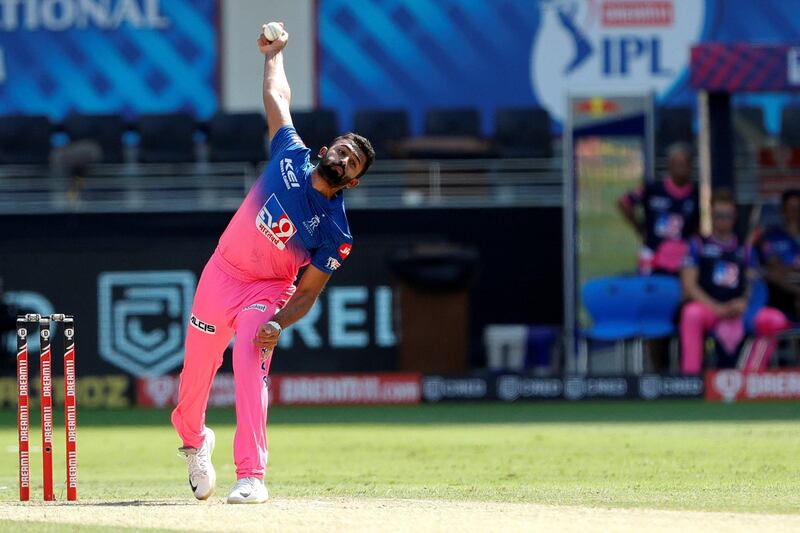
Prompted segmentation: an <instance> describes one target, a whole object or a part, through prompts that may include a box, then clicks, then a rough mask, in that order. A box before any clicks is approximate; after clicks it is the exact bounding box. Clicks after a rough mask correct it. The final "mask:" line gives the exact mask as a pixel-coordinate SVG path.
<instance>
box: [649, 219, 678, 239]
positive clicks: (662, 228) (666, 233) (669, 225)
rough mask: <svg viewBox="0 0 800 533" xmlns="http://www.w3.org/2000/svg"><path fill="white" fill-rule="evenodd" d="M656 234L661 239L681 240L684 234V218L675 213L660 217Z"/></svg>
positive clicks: (657, 220)
mask: <svg viewBox="0 0 800 533" xmlns="http://www.w3.org/2000/svg"><path fill="white" fill-rule="evenodd" d="M655 232H656V235H658V236H659V237H661V238H665V239H680V238H681V232H683V217H682V216H681V215H678V214H675V213H662V214H660V215H658V218H657V219H656V226H655Z"/></svg>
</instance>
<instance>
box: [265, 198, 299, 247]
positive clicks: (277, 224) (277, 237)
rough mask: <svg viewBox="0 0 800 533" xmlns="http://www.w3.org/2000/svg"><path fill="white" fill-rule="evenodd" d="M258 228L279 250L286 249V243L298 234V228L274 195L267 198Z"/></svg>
mask: <svg viewBox="0 0 800 533" xmlns="http://www.w3.org/2000/svg"><path fill="white" fill-rule="evenodd" d="M256 227H257V228H258V231H260V232H261V233H262V234H263V235H264V236H265V237H266V238H268V239H269V240H270V242H272V244H274V245H275V246H277V247H278V250H283V249H284V248H286V243H287V242H288V241H289V239H291V238H292V235H294V234H295V233H297V228H296V227H295V225H294V224H293V223H292V221H291V219H289V215H287V214H286V210H285V209H284V208H283V206H282V205H281V203H280V202H279V201H278V198H277V196H275V195H274V194H272V195H271V196H270V197H269V198H267V201H266V202H265V203H264V207H262V208H261V210H260V211H259V212H258V216H256Z"/></svg>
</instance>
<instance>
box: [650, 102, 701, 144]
mask: <svg viewBox="0 0 800 533" xmlns="http://www.w3.org/2000/svg"><path fill="white" fill-rule="evenodd" d="M692 120H693V115H692V108H691V107H659V108H658V111H657V116H656V123H657V126H656V153H657V154H658V155H660V156H664V155H666V153H667V149H668V148H669V146H670V145H671V144H673V143H676V142H684V143H688V144H690V145H692V146H693V145H694V131H693V130H692Z"/></svg>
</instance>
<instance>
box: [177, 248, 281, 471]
mask: <svg viewBox="0 0 800 533" xmlns="http://www.w3.org/2000/svg"><path fill="white" fill-rule="evenodd" d="M220 260H222V259H221V258H219V257H217V256H214V257H212V258H211V260H210V261H209V262H208V263H207V264H206V266H205V269H204V270H203V274H202V275H201V276H200V283H199V284H198V285H197V292H196V293H195V297H194V303H193V306H192V320H191V321H190V323H189V325H188V326H187V334H186V350H185V358H184V362H183V371H182V372H181V377H180V388H179V392H178V405H177V407H175V410H174V411H172V425H173V426H174V427H175V430H176V431H177V432H178V435H179V436H180V438H181V439H182V440H183V445H184V446H187V447H192V448H199V447H200V446H202V444H203V439H204V433H205V416H206V405H207V403H208V396H209V393H210V391H211V384H212V382H213V381H214V376H215V375H216V373H217V370H219V367H220V366H221V365H222V357H223V354H224V352H225V348H226V347H227V346H228V344H229V343H230V340H231V337H233V335H234V333H235V334H236V341H235V343H234V346H233V372H234V383H235V386H236V435H235V437H234V440H233V458H234V462H235V463H236V477H237V479H241V478H243V477H257V478H263V477H264V470H265V468H266V466H267V428H266V424H267V401H268V391H267V376H268V375H269V365H270V361H271V354H270V358H268V359H267V360H266V361H265V362H262V361H261V353H260V352H261V350H260V348H258V347H257V346H256V345H255V344H253V339H254V338H255V335H256V332H257V331H258V327H259V326H260V325H261V324H263V323H265V322H268V321H269V320H270V319H271V318H272V316H273V315H274V314H275V313H276V312H277V310H278V309H280V308H281V307H283V306H284V305H285V304H286V300H287V299H288V297H287V281H286V280H257V281H252V282H246V281H241V280H239V279H236V278H234V277H232V276H230V275H229V274H227V273H226V272H224V271H223V270H222V269H221V268H220V267H219V266H218V265H217V261H220ZM223 261H224V260H223ZM288 285H291V282H288ZM212 330H213V331H212Z"/></svg>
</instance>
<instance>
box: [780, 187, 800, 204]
mask: <svg viewBox="0 0 800 533" xmlns="http://www.w3.org/2000/svg"><path fill="white" fill-rule="evenodd" d="M792 198H800V189H786V190H785V191H783V194H781V207H786V204H788V203H789V200H791V199H792Z"/></svg>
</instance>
